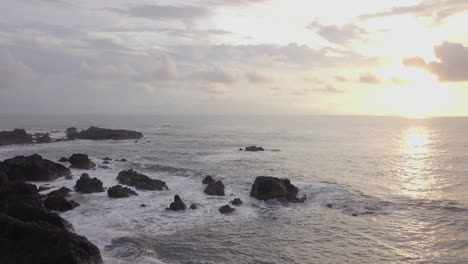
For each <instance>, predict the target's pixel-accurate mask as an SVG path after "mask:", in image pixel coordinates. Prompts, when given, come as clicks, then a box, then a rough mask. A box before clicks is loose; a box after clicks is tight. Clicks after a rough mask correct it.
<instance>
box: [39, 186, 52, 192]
mask: <svg viewBox="0 0 468 264" xmlns="http://www.w3.org/2000/svg"><path fill="white" fill-rule="evenodd" d="M51 188H52V187H49V186H39V188H38V189H37V191H38V192H43V191H47V190H49V189H51Z"/></svg>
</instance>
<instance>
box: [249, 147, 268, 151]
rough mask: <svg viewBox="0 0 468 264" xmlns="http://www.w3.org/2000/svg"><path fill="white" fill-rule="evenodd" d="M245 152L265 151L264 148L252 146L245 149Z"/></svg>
mask: <svg viewBox="0 0 468 264" xmlns="http://www.w3.org/2000/svg"><path fill="white" fill-rule="evenodd" d="M245 151H264V149H263V148H262V147H257V146H250V147H245Z"/></svg>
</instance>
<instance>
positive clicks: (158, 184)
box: [117, 169, 169, 191]
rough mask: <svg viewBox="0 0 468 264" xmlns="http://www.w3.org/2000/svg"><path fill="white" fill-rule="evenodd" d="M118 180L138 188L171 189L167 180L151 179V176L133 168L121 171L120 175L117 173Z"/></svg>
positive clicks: (150, 189)
mask: <svg viewBox="0 0 468 264" xmlns="http://www.w3.org/2000/svg"><path fill="white" fill-rule="evenodd" d="M117 181H118V182H119V183H120V184H123V185H128V186H134V187H135V188H137V189H138V190H149V191H162V190H169V188H168V187H167V185H166V183H165V182H163V181H160V180H156V179H151V178H150V177H148V176H146V175H144V174H140V173H138V172H136V171H134V170H132V169H130V170H126V171H121V172H119V175H117Z"/></svg>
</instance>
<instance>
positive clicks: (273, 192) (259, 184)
mask: <svg viewBox="0 0 468 264" xmlns="http://www.w3.org/2000/svg"><path fill="white" fill-rule="evenodd" d="M298 192H299V190H298V189H297V187H296V186H294V185H293V184H291V181H290V180H289V179H279V178H275V177H267V176H259V177H257V178H255V181H254V183H253V185H252V189H251V191H250V196H251V197H254V198H256V199H259V200H269V199H276V200H278V201H279V202H282V203H287V202H290V203H298V202H303V201H305V200H306V197H302V198H297V194H298Z"/></svg>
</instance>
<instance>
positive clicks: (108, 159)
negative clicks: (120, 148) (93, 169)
mask: <svg viewBox="0 0 468 264" xmlns="http://www.w3.org/2000/svg"><path fill="white" fill-rule="evenodd" d="M102 160H105V161H110V160H112V159H111V158H109V157H104V158H102Z"/></svg>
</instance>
